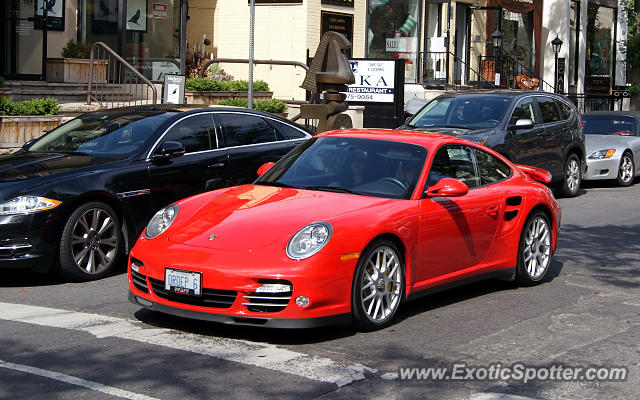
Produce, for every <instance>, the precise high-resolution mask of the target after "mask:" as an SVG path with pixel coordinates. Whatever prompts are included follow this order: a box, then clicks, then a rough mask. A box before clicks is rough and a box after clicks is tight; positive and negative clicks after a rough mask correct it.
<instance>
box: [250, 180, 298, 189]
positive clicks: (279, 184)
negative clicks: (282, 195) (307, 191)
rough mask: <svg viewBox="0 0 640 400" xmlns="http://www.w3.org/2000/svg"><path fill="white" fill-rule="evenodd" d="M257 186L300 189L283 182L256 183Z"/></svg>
mask: <svg viewBox="0 0 640 400" xmlns="http://www.w3.org/2000/svg"><path fill="white" fill-rule="evenodd" d="M255 184H256V185H264V186H276V187H283V188H292V189H299V188H298V187H297V186H293V185H289V184H287V183H281V182H256V183H255Z"/></svg>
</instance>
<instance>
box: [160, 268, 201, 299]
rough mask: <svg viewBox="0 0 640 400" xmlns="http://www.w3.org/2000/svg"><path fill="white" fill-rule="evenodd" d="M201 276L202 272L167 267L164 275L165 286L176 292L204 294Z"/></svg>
mask: <svg viewBox="0 0 640 400" xmlns="http://www.w3.org/2000/svg"><path fill="white" fill-rule="evenodd" d="M201 277H202V274H201V273H200V272H192V271H180V270H177V269H171V268H167V269H166V270H165V276H164V288H165V289H166V290H169V291H172V292H174V293H182V294H190V295H195V296H200V295H201V294H202V287H201V286H200V281H201Z"/></svg>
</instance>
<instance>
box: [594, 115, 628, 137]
mask: <svg viewBox="0 0 640 400" xmlns="http://www.w3.org/2000/svg"><path fill="white" fill-rule="evenodd" d="M582 123H583V124H584V127H583V129H584V133H585V134H586V135H624V136H634V135H636V134H637V130H636V121H635V118H633V117H630V116H628V115H584V116H582Z"/></svg>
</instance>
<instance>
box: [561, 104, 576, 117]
mask: <svg viewBox="0 0 640 400" xmlns="http://www.w3.org/2000/svg"><path fill="white" fill-rule="evenodd" d="M558 104H559V105H560V109H561V110H562V116H563V117H564V119H569V118H571V117H572V116H573V113H574V111H573V107H571V106H570V105H569V104H567V103H565V102H564V101H559V102H558Z"/></svg>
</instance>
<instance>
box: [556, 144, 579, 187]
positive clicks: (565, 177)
mask: <svg viewBox="0 0 640 400" xmlns="http://www.w3.org/2000/svg"><path fill="white" fill-rule="evenodd" d="M581 182H582V166H581V165H580V159H579V158H578V156H577V155H575V154H569V157H567V161H565V163H564V170H563V172H562V183H561V184H560V187H559V189H560V193H561V194H562V195H563V196H565V197H575V196H577V195H578V192H579V191H580V183H581Z"/></svg>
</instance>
